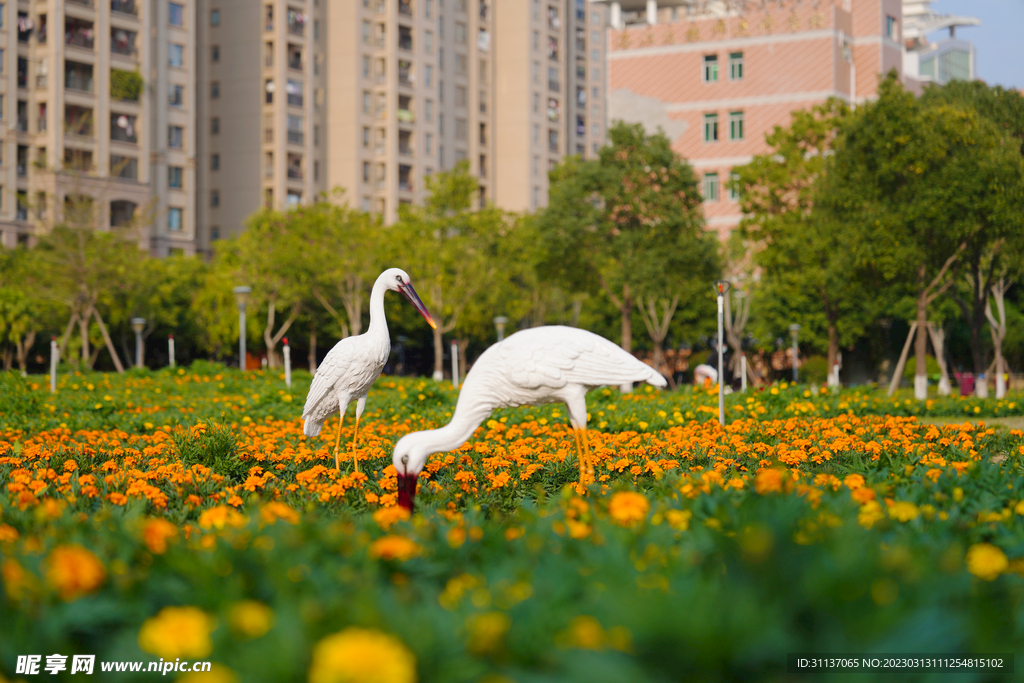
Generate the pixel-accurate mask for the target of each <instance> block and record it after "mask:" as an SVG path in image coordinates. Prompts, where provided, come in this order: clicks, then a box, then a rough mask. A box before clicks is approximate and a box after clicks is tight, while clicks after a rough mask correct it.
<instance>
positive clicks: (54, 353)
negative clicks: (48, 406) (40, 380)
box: [50, 337, 60, 394]
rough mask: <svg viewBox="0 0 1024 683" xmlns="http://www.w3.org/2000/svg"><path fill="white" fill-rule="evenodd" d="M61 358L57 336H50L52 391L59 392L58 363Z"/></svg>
mask: <svg viewBox="0 0 1024 683" xmlns="http://www.w3.org/2000/svg"><path fill="white" fill-rule="evenodd" d="M59 360H60V347H59V346H57V338H56V337H50V393H51V394H56V393H57V363H58V361H59Z"/></svg>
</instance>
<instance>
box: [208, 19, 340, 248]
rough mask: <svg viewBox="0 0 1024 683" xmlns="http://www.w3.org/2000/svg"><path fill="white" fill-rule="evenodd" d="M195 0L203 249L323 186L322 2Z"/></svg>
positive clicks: (307, 197)
mask: <svg viewBox="0 0 1024 683" xmlns="http://www.w3.org/2000/svg"><path fill="white" fill-rule="evenodd" d="M198 4H199V10H198V24H199V28H198V36H199V45H200V48H199V51H198V54H197V56H196V61H197V62H198V68H197V82H198V90H199V106H198V112H197V118H196V126H197V129H198V135H197V138H198V141H199V149H200V154H199V155H198V157H197V159H196V163H197V166H198V168H197V175H198V186H199V189H198V193H197V196H196V202H197V206H196V213H197V215H198V219H199V221H200V223H201V224H202V225H203V226H204V229H205V232H204V235H205V238H206V240H207V241H204V242H203V243H202V244H201V247H202V248H203V249H207V248H208V247H209V243H210V242H212V241H216V240H218V239H223V238H226V237H229V236H231V235H233V234H236V233H238V232H239V231H241V230H244V228H245V221H246V219H247V218H248V217H249V216H251V215H252V214H253V212H255V211H256V210H257V209H259V208H260V207H261V206H267V207H273V208H277V209H286V208H288V207H292V206H297V205H299V204H303V203H306V202H308V201H311V200H314V199H315V197H316V196H317V195H318V194H320V193H322V192H324V191H325V190H327V188H328V187H329V186H328V183H327V168H326V166H327V156H328V155H327V146H326V133H327V131H326V124H325V122H326V120H327V114H326V94H325V84H326V64H325V59H326V49H325V46H326V44H327V40H326V33H325V22H324V20H323V16H324V11H325V8H326V5H327V4H328V0H264V1H263V2H257V1H256V0H199V3H198ZM341 4H346V3H341Z"/></svg>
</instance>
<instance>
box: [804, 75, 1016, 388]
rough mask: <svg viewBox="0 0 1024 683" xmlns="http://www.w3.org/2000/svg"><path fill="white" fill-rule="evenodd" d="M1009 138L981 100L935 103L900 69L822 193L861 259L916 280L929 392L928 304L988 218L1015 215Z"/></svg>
mask: <svg viewBox="0 0 1024 683" xmlns="http://www.w3.org/2000/svg"><path fill="white" fill-rule="evenodd" d="M1005 142H1006V138H1005V136H1004V135H1003V134H1002V133H1001V131H999V130H998V129H997V127H996V126H995V124H993V123H992V122H991V121H988V120H987V119H985V118H983V117H981V116H979V115H978V113H977V112H975V111H974V110H972V109H963V108H960V107H956V106H951V105H948V104H938V105H935V106H930V105H929V103H926V102H923V101H921V100H919V99H917V98H916V97H914V96H913V95H912V94H911V93H909V92H907V91H905V90H904V89H903V87H902V86H901V85H900V84H899V82H898V81H897V79H896V76H895V75H894V74H892V75H890V76H889V77H887V78H886V79H885V80H884V81H883V82H882V83H881V86H880V88H879V97H878V100H876V101H874V102H870V103H867V104H865V105H864V106H862V107H860V108H858V110H857V112H856V113H855V114H854V115H853V116H852V117H851V120H850V122H849V124H848V125H845V126H844V127H843V130H842V134H841V135H840V137H839V139H838V140H837V143H836V145H835V154H834V156H832V157H831V158H830V163H829V166H828V169H827V172H826V173H825V174H824V176H823V182H822V184H821V192H820V193H819V194H817V195H816V196H815V198H816V201H817V205H818V207H820V208H821V209H822V212H823V216H824V220H826V221H827V222H828V224H830V225H832V226H834V229H835V230H839V231H843V232H845V233H849V234H850V235H851V237H856V239H857V240H859V241H858V242H857V243H858V244H859V245H861V247H862V248H863V251H861V252H859V253H858V258H859V259H860V265H870V266H871V267H872V268H873V269H874V270H875V271H876V272H877V273H878V275H879V276H880V277H881V278H883V279H884V280H886V281H889V282H897V283H903V284H904V285H905V286H907V287H908V288H909V289H911V290H912V292H913V296H914V300H915V308H916V320H917V325H918V331H917V338H916V341H915V357H916V361H915V378H914V384H915V387H914V388H915V396H917V398H919V399H922V400H923V399H924V398H925V397H926V396H927V375H926V372H927V371H926V366H925V352H926V350H927V322H928V307H929V305H930V304H931V303H932V302H933V301H934V299H935V298H936V297H938V296H940V295H941V294H942V293H943V292H945V291H946V290H948V289H949V287H950V286H952V284H953V283H954V280H955V272H956V268H957V267H958V266H959V265H960V263H961V262H962V260H963V258H964V252H965V251H966V250H967V249H968V247H969V246H970V245H971V244H972V240H974V239H975V238H976V236H977V233H978V226H979V225H985V224H995V223H998V222H999V221H1000V220H1006V219H1005V217H1002V218H1001V217H1000V216H1003V214H1004V213H1005V211H1006V203H1005V202H1003V201H1001V200H1000V198H999V192H1000V191H1002V189H1003V188H1005V185H1006V182H1007V178H1006V175H1005V173H1006V169H1008V168H1010V167H1012V165H1013V164H1011V162H1010V159H1009V157H1010V155H1017V154H1018V152H1017V151H1016V150H1013V149H1010V147H1009V146H1008V145H1006V144H1005ZM1014 163H1016V162H1015V161H1014Z"/></svg>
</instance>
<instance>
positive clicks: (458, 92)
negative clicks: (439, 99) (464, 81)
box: [455, 85, 466, 107]
mask: <svg viewBox="0 0 1024 683" xmlns="http://www.w3.org/2000/svg"><path fill="white" fill-rule="evenodd" d="M455 106H456V107H465V106H466V87H465V86H462V85H457V86H455Z"/></svg>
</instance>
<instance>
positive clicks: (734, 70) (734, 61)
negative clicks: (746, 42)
mask: <svg viewBox="0 0 1024 683" xmlns="http://www.w3.org/2000/svg"><path fill="white" fill-rule="evenodd" d="M742 78H743V53H742V52H730V53H729V80H733V81H738V80H741V79H742Z"/></svg>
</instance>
